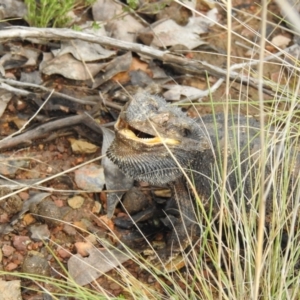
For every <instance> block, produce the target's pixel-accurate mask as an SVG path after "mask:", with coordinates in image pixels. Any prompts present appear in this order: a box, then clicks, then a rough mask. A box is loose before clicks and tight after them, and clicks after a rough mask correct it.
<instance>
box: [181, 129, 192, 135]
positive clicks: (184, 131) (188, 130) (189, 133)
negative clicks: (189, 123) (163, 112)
mask: <svg viewBox="0 0 300 300" xmlns="http://www.w3.org/2000/svg"><path fill="white" fill-rule="evenodd" d="M189 135H191V130H190V129H188V128H184V129H183V136H184V137H187V136H189Z"/></svg>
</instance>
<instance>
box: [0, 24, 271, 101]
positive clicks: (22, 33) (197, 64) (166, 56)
mask: <svg viewBox="0 0 300 300" xmlns="http://www.w3.org/2000/svg"><path fill="white" fill-rule="evenodd" d="M14 38H20V39H29V38H37V39H41V40H45V39H46V40H72V39H80V40H82V41H86V42H91V43H95V44H99V45H104V46H109V47H114V48H120V49H123V50H127V51H133V52H136V53H140V54H143V55H146V56H148V57H151V58H155V59H158V60H161V61H163V62H164V63H166V64H170V65H176V66H181V68H183V69H184V71H185V72H186V73H187V74H192V75H202V74H203V73H204V72H208V73H209V74H211V75H213V76H216V77H226V74H227V73H228V71H229V72H230V79H232V80H237V81H240V82H243V83H245V84H248V85H251V86H253V87H255V88H256V87H257V86H258V84H259V82H258V80H256V79H255V78H252V77H249V76H242V75H240V74H239V73H238V72H234V71H230V70H226V69H222V68H219V67H217V66H214V65H211V64H209V63H207V62H205V61H202V62H201V61H199V60H197V61H196V60H191V59H188V58H185V57H180V56H176V55H173V54H171V53H169V51H161V50H158V49H154V48H151V47H148V46H145V45H141V44H137V43H130V42H125V41H120V40H117V39H113V38H109V37H106V36H95V35H93V34H89V33H84V32H80V31H73V30H70V29H59V28H34V27H31V28H28V27H17V26H15V27H13V28H7V29H4V30H1V35H0V41H1V40H7V39H14ZM265 88H266V92H268V91H269V93H271V94H272V95H274V93H272V92H271V91H270V90H269V88H268V86H267V85H265Z"/></svg>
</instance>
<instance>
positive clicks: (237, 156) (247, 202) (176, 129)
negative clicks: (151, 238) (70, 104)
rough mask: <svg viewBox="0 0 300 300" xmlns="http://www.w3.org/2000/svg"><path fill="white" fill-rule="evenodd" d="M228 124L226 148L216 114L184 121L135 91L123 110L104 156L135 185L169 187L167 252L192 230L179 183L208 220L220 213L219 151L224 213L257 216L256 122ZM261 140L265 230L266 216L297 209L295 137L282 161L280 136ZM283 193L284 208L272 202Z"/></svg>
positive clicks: (273, 132)
mask: <svg viewBox="0 0 300 300" xmlns="http://www.w3.org/2000/svg"><path fill="white" fill-rule="evenodd" d="M228 120H229V121H228V132H227V143H226V142H225V136H226V135H225V127H224V115H222V114H216V115H208V116H204V117H203V118H199V119H192V118H189V117H188V116H187V115H186V114H185V113H184V112H182V110H181V109H179V108H178V107H175V106H172V105H169V104H167V102H166V101H165V100H164V99H163V98H160V97H158V96H153V95H150V94H147V93H143V92H141V93H138V94H136V95H135V96H134V97H133V99H132V101H131V102H130V103H128V104H127V105H126V106H125V107H124V109H123V110H122V112H121V113H120V116H119V119H118V121H117V123H116V125H115V132H116V137H115V140H114V141H113V143H112V144H111V146H110V147H109V149H108V151H107V155H108V157H109V158H110V159H111V160H112V161H113V162H114V163H115V164H117V165H118V167H119V168H120V169H121V170H122V171H123V172H124V173H125V174H126V175H128V176H130V177H133V178H134V179H136V180H140V181H146V182H149V183H150V184H155V185H163V184H169V185H170V186H171V187H172V188H173V192H174V195H175V198H176V200H177V203H178V206H179V210H180V211H181V219H180V220H178V222H176V224H174V233H173V234H172V236H171V238H170V242H169V245H168V248H171V249H172V251H174V252H180V251H181V250H183V249H184V248H185V247H187V246H188V244H189V242H190V236H191V231H192V230H193V229H192V227H193V225H195V224H197V221H196V218H195V213H194V207H193V203H192V201H191V198H190V197H189V190H190V188H189V184H188V181H189V180H187V177H188V178H189V179H190V181H191V182H193V183H194V186H195V188H196V191H197V194H198V196H199V198H200V201H201V202H202V203H203V206H204V207H205V208H206V209H211V210H212V213H213V215H214V216H215V215H216V214H218V212H219V210H220V199H221V186H222V184H221V182H222V171H221V170H222V168H223V167H224V166H223V158H224V153H226V154H227V158H228V163H227V168H226V170H227V172H226V174H227V176H226V197H225V199H226V201H228V205H226V206H225V207H228V208H229V210H228V212H227V213H228V214H229V215H232V216H233V217H236V216H237V215H238V214H239V213H240V212H241V210H242V209H244V211H245V212H246V213H248V212H250V211H251V210H252V211H254V212H257V205H256V203H257V201H255V199H257V198H258V197H259V194H258V188H257V186H258V184H259V182H260V172H259V170H260V167H259V165H260V163H261V159H260V158H261V155H262V149H263V147H262V145H261V142H260V124H259V122H258V121H257V120H255V119H254V118H247V117H246V116H241V115H233V116H229V119H228ZM264 134H265V136H266V141H267V143H266V145H265V147H266V148H265V149H266V151H265V157H266V161H265V162H264V166H263V168H264V169H265V189H266V190H267V191H268V194H267V197H266V199H265V200H266V223H267V225H268V223H269V222H271V221H272V218H273V217H274V212H276V213H278V212H280V210H281V209H282V210H284V211H283V213H284V214H286V215H289V214H290V213H292V212H293V211H295V209H296V210H297V211H298V210H299V201H298V199H299V197H300V196H299V195H300V184H299V179H298V178H299V176H298V173H299V166H300V155H299V150H298V146H297V142H296V139H295V141H294V140H289V141H290V143H294V142H295V145H291V147H290V150H289V151H288V155H287V153H284V151H283V150H282V149H283V147H282V146H283V144H284V143H283V142H282V139H284V138H285V135H284V132H281V131H278V130H277V129H276V128H273V127H271V126H270V127H268V129H266V131H265V133H264ZM225 145H227V149H225ZM287 166H288V168H287ZM287 169H288V172H286V170H287ZM183 172H184V173H185V175H183ZM186 176H187V177H186ZM283 185H284V186H283ZM298 190H299V191H298ZM283 195H286V200H285V202H284V203H286V204H285V205H284V207H283V206H281V202H280V201H281V198H282V196H283ZM275 206H276V209H275ZM183 224H184V225H185V226H183ZM176 239H177V246H176V242H174V241H175V240H176ZM174 245H175V246H174ZM169 250H170V249H169Z"/></svg>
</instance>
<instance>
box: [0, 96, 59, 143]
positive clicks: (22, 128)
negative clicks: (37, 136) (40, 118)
mask: <svg viewBox="0 0 300 300" xmlns="http://www.w3.org/2000/svg"><path fill="white" fill-rule="evenodd" d="M53 92H54V90H52V91H51V93H50V94H49V96H48V97H47V99H46V100H45V101H44V102H43V104H42V105H41V106H40V107H39V109H38V110H37V111H36V112H35V113H34V114H33V116H32V117H31V118H30V119H29V120H28V121H27V122H26V123H25V124H24V125H23V126H22V127H21V128H20V129H19V130H18V131H16V132H14V133H13V134H11V135H10V136H7V137H6V138H4V139H2V140H1V141H2V142H4V141H6V140H9V139H11V138H13V137H14V136H15V135H18V134H20V133H21V132H22V131H23V130H24V129H25V128H26V127H27V126H28V125H29V123H30V122H31V121H32V120H33V119H34V118H35V117H36V116H37V115H38V113H39V112H40V111H41V110H42V109H43V107H44V106H45V105H46V104H47V102H48V100H49V99H50V98H51V96H52V94H53Z"/></svg>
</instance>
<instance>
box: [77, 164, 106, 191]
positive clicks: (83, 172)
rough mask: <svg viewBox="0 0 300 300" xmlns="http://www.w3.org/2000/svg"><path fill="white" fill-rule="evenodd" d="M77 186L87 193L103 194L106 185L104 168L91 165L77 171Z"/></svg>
mask: <svg viewBox="0 0 300 300" xmlns="http://www.w3.org/2000/svg"><path fill="white" fill-rule="evenodd" d="M75 182H76V184H77V186H78V187H79V188H81V189H83V190H85V191H93V192H101V191H102V189H103V186H104V184H105V178H104V171H103V167H101V166H99V165H96V164H90V165H87V166H84V167H82V168H79V169H78V170H76V171H75Z"/></svg>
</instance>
